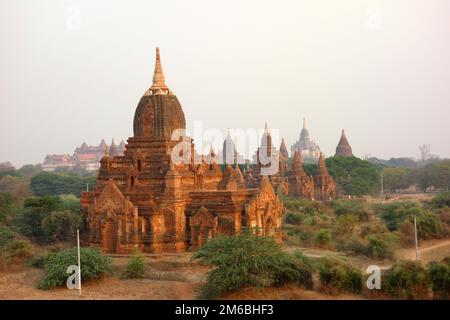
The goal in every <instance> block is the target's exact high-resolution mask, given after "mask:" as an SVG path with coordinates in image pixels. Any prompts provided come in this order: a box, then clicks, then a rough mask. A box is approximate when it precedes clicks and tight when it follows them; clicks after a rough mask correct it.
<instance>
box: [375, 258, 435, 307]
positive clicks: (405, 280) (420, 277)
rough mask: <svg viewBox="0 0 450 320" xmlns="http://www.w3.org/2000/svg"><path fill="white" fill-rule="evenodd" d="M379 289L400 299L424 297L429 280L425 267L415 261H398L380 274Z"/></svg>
mask: <svg viewBox="0 0 450 320" xmlns="http://www.w3.org/2000/svg"><path fill="white" fill-rule="evenodd" d="M382 279H383V280H382V284H381V289H382V290H383V291H384V292H386V293H388V294H389V295H391V296H393V297H396V298H400V299H425V298H427V297H428V289H429V288H430V281H429V278H428V274H427V272H426V270H425V268H424V267H423V266H422V264H421V263H420V262H417V261H399V262H397V263H395V264H394V265H393V266H392V267H391V268H390V269H389V270H387V271H386V272H385V274H382Z"/></svg>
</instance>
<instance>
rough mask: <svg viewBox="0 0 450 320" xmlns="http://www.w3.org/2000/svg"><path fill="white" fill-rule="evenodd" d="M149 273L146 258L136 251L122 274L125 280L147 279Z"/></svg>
mask: <svg viewBox="0 0 450 320" xmlns="http://www.w3.org/2000/svg"><path fill="white" fill-rule="evenodd" d="M146 271H147V265H146V264H145V258H144V256H143V255H141V254H139V252H138V251H134V252H133V255H132V256H131V257H130V259H129V260H128V264H127V266H126V268H125V270H124V272H123V273H122V278H123V279H142V278H144V277H145V272H146Z"/></svg>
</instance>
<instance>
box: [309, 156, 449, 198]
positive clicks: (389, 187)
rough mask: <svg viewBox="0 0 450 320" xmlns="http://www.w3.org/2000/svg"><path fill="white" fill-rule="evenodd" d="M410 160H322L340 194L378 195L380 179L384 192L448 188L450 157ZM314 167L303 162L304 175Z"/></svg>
mask: <svg viewBox="0 0 450 320" xmlns="http://www.w3.org/2000/svg"><path fill="white" fill-rule="evenodd" d="M400 159H402V161H400ZM390 161H391V160H390ZM412 162H414V160H411V159H407V158H404V159H403V158H399V159H397V160H396V161H394V160H392V161H391V162H388V161H384V162H382V161H379V162H374V161H373V159H372V160H371V161H366V160H362V159H359V158H356V157H329V158H327V159H325V163H326V165H327V168H328V172H329V173H330V175H331V176H332V177H333V178H334V180H335V182H336V187H337V191H338V194H340V195H355V196H361V195H375V194H379V193H380V192H381V181H383V188H384V191H385V192H388V193H395V192H398V191H400V190H402V189H407V188H409V187H414V188H417V189H419V190H420V191H422V192H428V191H436V190H438V191H446V190H449V188H450V160H442V161H437V160H436V161H434V162H431V163H428V164H424V165H421V166H419V165H413V163H412ZM414 163H415V162H414ZM390 165H392V166H390ZM401 165H404V167H402V166H401ZM316 168H317V165H316V164H312V163H305V164H304V169H305V172H306V173H307V174H308V175H312V174H313V173H314V170H315V169H316ZM381 175H383V177H381Z"/></svg>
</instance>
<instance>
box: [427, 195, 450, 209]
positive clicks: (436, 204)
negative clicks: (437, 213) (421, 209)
mask: <svg viewBox="0 0 450 320" xmlns="http://www.w3.org/2000/svg"><path fill="white" fill-rule="evenodd" d="M430 204H431V206H432V207H433V208H444V207H449V208H450V192H442V193H439V194H437V195H436V196H434V197H433V199H431V201H430Z"/></svg>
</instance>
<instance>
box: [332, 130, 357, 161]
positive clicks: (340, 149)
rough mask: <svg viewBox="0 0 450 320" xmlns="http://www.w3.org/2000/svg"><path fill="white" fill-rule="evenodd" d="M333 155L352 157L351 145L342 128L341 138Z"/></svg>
mask: <svg viewBox="0 0 450 320" xmlns="http://www.w3.org/2000/svg"><path fill="white" fill-rule="evenodd" d="M334 156H335V157H353V152H352V147H351V146H350V143H348V140H347V137H346V135H345V131H344V129H342V131H341V139H340V140H339V143H338V145H337V147H336V153H335V154H334Z"/></svg>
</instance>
